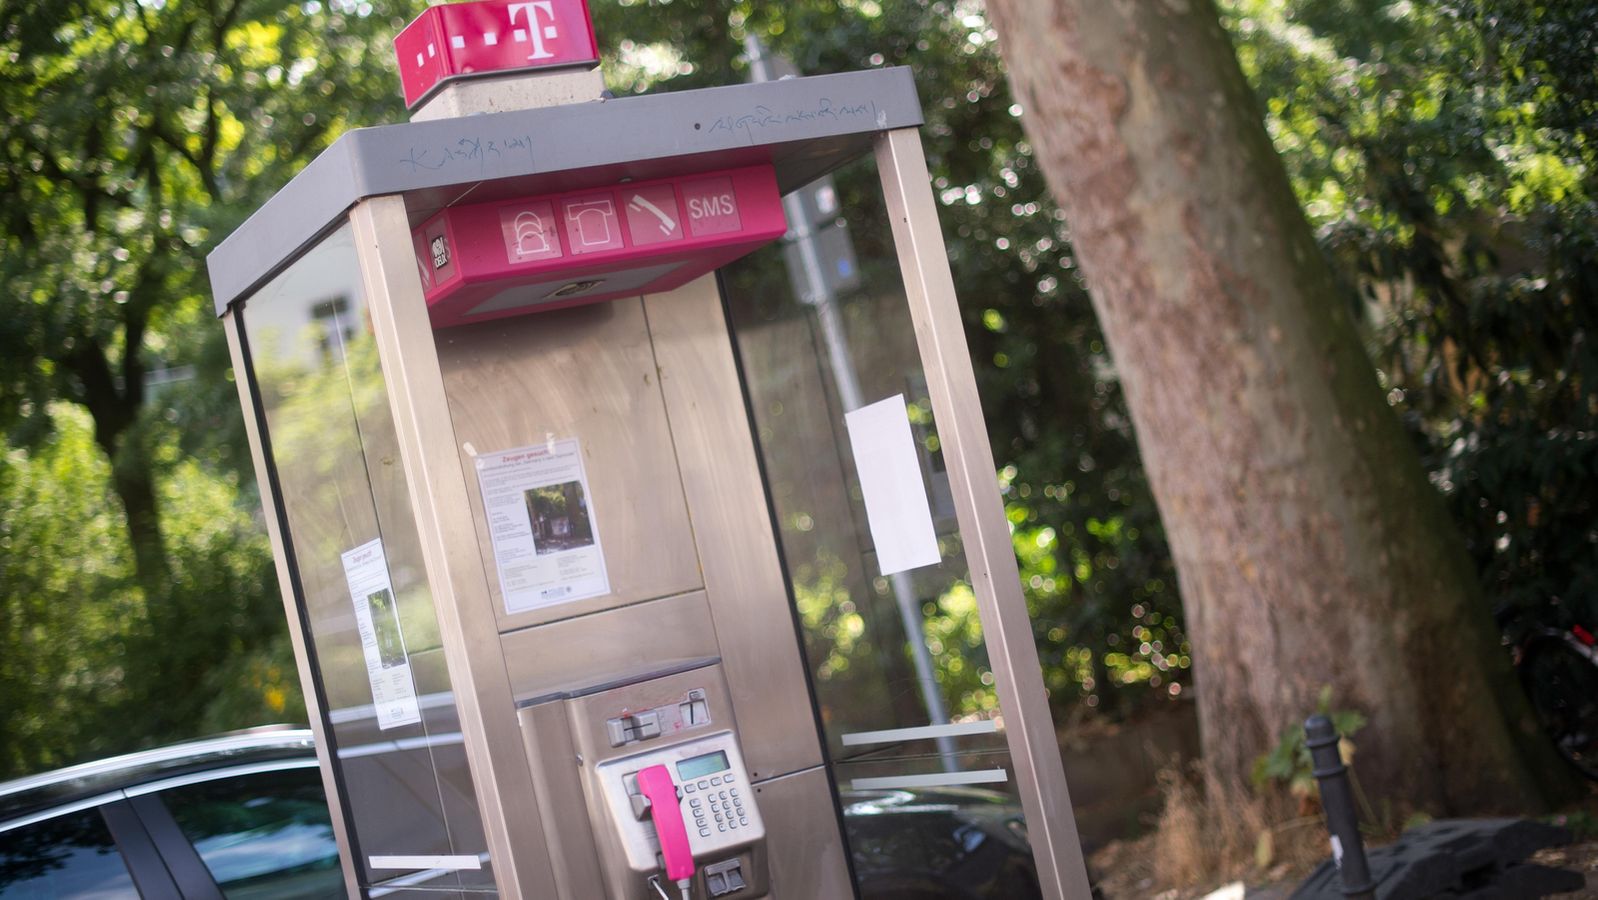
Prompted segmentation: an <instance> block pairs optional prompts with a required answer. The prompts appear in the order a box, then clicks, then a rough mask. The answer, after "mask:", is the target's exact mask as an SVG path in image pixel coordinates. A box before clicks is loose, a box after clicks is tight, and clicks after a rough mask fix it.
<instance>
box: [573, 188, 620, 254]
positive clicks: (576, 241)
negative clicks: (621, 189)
mask: <svg viewBox="0 0 1598 900" xmlns="http://www.w3.org/2000/svg"><path fill="white" fill-rule="evenodd" d="M561 210H562V217H563V219H564V223H565V228H566V241H567V243H568V244H570V245H571V250H572V252H573V253H593V252H595V251H598V250H616V249H619V248H620V247H621V246H622V243H621V227H620V223H619V222H618V221H617V218H616V204H615V201H614V200H612V199H611V196H610V195H609V194H600V195H598V196H589V197H577V198H574V199H571V200H567V201H566V202H565V203H563V204H562V205H561Z"/></svg>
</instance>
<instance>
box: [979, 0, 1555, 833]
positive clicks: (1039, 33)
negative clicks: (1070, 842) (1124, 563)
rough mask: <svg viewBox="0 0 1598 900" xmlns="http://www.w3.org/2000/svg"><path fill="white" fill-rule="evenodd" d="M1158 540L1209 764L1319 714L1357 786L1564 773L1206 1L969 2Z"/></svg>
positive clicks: (1482, 800) (1545, 781)
mask: <svg viewBox="0 0 1598 900" xmlns="http://www.w3.org/2000/svg"><path fill="white" fill-rule="evenodd" d="M989 10H990V14H991V16H992V18H993V21H994V24H995V25H996V27H997V29H998V32H999V36H1000V44H1001V47H1002V48H1003V50H1004V55H1005V59H1006V61H1007V63H1008V65H1009V71H1010V81H1011V84H1012V86H1013V88H1014V91H1015V94H1016V96H1017V98H1018V100H1019V101H1020V103H1021V104H1022V107H1023V109H1024V113H1023V119H1022V122H1023V125H1024V126H1025V127H1026V131H1027V134H1028V136H1029V138H1030V140H1031V141H1032V143H1033V145H1034V147H1035V154H1036V158H1037V160H1038V162H1039V163H1040V164H1041V166H1042V168H1043V171H1044V173H1045V175H1046V176H1047V178H1048V181H1049V184H1050V187H1051V189H1052V191H1053V193H1054V195H1055V196H1056V197H1057V198H1058V200H1059V202H1060V205H1061V206H1062V208H1063V209H1064V210H1065V213H1066V217H1067V221H1068V222H1069V224H1070V226H1071V229H1072V233H1071V242H1072V246H1073V248H1074V251H1075V253H1076V254H1077V256H1078V258H1079V260H1080V261H1081V266H1082V270H1083V273H1084V274H1085V276H1086V278H1087V282H1088V285H1089V287H1090V289H1091V294H1092V297H1093V302H1094V306H1095V309H1096V311H1097V313H1098V317H1099V321H1100V323H1101V325H1102V327H1103V329H1104V333H1105V335H1106V338H1107V339H1108V342H1109V346H1110V349H1111V351H1112V353H1113V354H1114V356H1115V360H1116V367H1117V370H1118V371H1119V373H1120V377H1121V379H1122V381H1123V383H1124V385H1125V388H1126V394H1127V400H1128V403H1129V405H1130V407H1131V411H1132V416H1133V420H1134V422H1135V424H1136V426H1137V432H1138V444H1139V447H1140V449H1141V452H1142V458H1143V463H1144V466H1145V467H1146V469H1147V471H1148V474H1149V478H1150V480H1151V482H1152V486H1153V489H1154V493H1155V498H1156V500H1157V502H1158V504H1159V508H1160V513H1161V516H1162V518H1163V520H1164V522H1165V528H1166V533H1167V535H1168V537H1169V539H1170V545H1171V552H1172V554H1173V555H1174V558H1175V562H1176V567H1177V571H1178V575H1179V581H1180V584H1181V588H1182V597H1183V602H1184V607H1185V609H1186V612H1187V627H1188V632H1189V634H1190V636H1191V639H1192V641H1193V646H1194V666H1195V680H1196V686H1197V688H1198V704H1199V712H1200V728H1201V734H1202V738H1203V749H1204V755H1205V759H1206V762H1207V764H1208V766H1209V767H1210V769H1211V771H1212V772H1213V773H1215V774H1217V775H1219V776H1221V777H1223V778H1228V779H1245V783H1246V778H1247V776H1248V773H1249V772H1250V770H1251V767H1252V765H1253V761H1254V760H1255V759H1256V758H1257V757H1258V756H1259V755H1260V754H1262V753H1264V752H1266V751H1267V750H1268V749H1269V748H1270V747H1271V746H1272V745H1273V744H1275V743H1276V741H1277V740H1279V738H1280V736H1281V734H1282V732H1283V730H1284V729H1287V728H1293V727H1298V726H1299V725H1300V724H1301V723H1302V722H1303V720H1304V718H1305V716H1306V715H1308V714H1310V713H1311V712H1313V711H1314V709H1315V705H1316V697H1317V695H1318V694H1319V692H1320V690H1321V688H1322V687H1323V686H1326V685H1330V686H1331V688H1332V691H1333V701H1332V704H1333V707H1334V708H1335V709H1357V710H1360V711H1362V712H1364V713H1365V714H1366V715H1367V716H1368V717H1369V725H1368V726H1367V727H1366V728H1365V730H1364V731H1363V732H1361V733H1360V735H1359V736H1358V738H1357V739H1356V743H1357V745H1358V747H1359V759H1358V762H1357V765H1358V774H1359V777H1360V780H1361V782H1362V784H1363V785H1364V787H1365V789H1366V791H1367V793H1369V794H1370V796H1371V798H1372V800H1373V801H1375V802H1378V803H1380V802H1381V801H1383V800H1386V801H1391V802H1392V803H1393V804H1394V805H1395V806H1396V807H1398V808H1403V807H1406V806H1408V807H1418V808H1424V809H1429V810H1432V811H1434V812H1441V813H1453V812H1463V811H1474V810H1498V809H1501V810H1525V809H1528V808H1536V807H1538V806H1540V805H1541V801H1542V800H1543V798H1544V797H1545V796H1546V793H1545V792H1547V791H1551V790H1554V789H1556V788H1557V787H1558V786H1559V785H1560V784H1564V783H1566V782H1564V781H1563V779H1564V778H1565V777H1566V776H1565V775H1564V774H1563V772H1562V770H1561V769H1560V767H1559V764H1558V763H1557V762H1555V761H1553V760H1554V757H1553V754H1552V751H1551V749H1550V748H1549V747H1548V746H1547V745H1546V742H1544V741H1542V740H1541V738H1540V737H1539V736H1538V735H1537V734H1536V732H1535V726H1534V725H1533V724H1532V722H1531V719H1530V717H1529V715H1528V713H1527V711H1526V704H1525V701H1524V698H1523V697H1521V696H1520V694H1519V692H1518V688H1517V686H1516V685H1515V684H1514V682H1513V680H1512V678H1511V674H1510V671H1509V667H1508V662H1507V659H1506V658H1505V654H1504V653H1503V651H1502V649H1501V648H1500V647H1499V646H1498V641H1497V639H1496V635H1495V634H1494V633H1493V630H1492V628H1491V624H1490V619H1489V616H1488V615H1487V612H1486V610H1485V608H1484V606H1483V603H1482V600H1481V595H1480V587H1479V585H1478V583H1477V580H1476V573H1475V572H1474V570H1473V568H1472V566H1471V564H1470V561H1469V559H1468V557H1467V556H1466V554H1465V552H1464V548H1463V544H1462V543H1461V541H1460V540H1459V538H1458V537H1457V535H1456V533H1455V530H1454V527H1453V524H1452V523H1451V522H1450V521H1449V520H1448V518H1447V516H1446V514H1445V513H1444V511H1443V506H1442V503H1441V500H1440V498H1439V497H1438V496H1437V495H1436V492H1435V491H1434V490H1433V488H1432V486H1431V485H1430V484H1429V483H1428V481H1427V478H1426V476H1425V473H1424V472H1423V470H1422V468H1421V465H1420V462H1419V458H1418V456H1417V455H1416V453H1415V451H1414V448H1413V447H1412V446H1411V445H1410V444H1409V442H1408V440H1407V438H1406V437H1405V435H1404V433H1403V432H1402V429H1401V427H1400V425H1399V423H1398V421H1397V419H1396V418H1395V417H1394V416H1393V414H1392V413H1391V411H1390V410H1389V409H1388V408H1387V405H1386V403H1385V401H1384V399H1383V397H1382V394H1381V392H1380V389H1379V386H1378V385H1377V382H1376V379H1375V377H1374V373H1373V370H1372V367H1371V365H1370V362H1369V361H1368V360H1367V359H1366V357H1365V355H1364V353H1363V350H1362V348H1361V345H1360V340H1359V337H1358V333H1357V331H1356V329H1355V325H1354V322H1353V320H1352V316H1351V315H1350V303H1349V301H1348V298H1346V297H1345V296H1344V295H1343V294H1341V293H1340V291H1339V289H1338V288H1337V286H1336V283H1335V282H1334V280H1333V277H1332V272H1331V270H1330V269H1329V267H1328V265H1327V263H1326V261H1325V260H1324V258H1323V257H1322V255H1321V253H1320V250H1319V248H1318V247H1317V246H1316V244H1315V242H1314V239H1313V236H1312V234H1311V232H1310V229H1309V226H1308V224H1307V223H1306V221H1305V219H1304V217H1303V214H1302V212H1301V211H1300V210H1299V207H1298V205H1297V202H1296V200H1295V197H1294V195H1293V191H1292V189H1291V186H1290V184H1289V182H1288V179H1287V174H1286V171H1285V169H1284V168H1283V166H1282V164H1281V162H1280V160H1279V159H1278V158H1277V156H1276V153H1275V151H1274V149H1273V147H1272V146H1271V143H1270V139H1269V138H1268V136H1267V135H1266V133H1265V129H1264V126H1263V123H1262V120H1261V116H1260V113H1259V111H1258V107H1257V105H1256V103H1255V100H1254V97H1253V95H1252V93H1251V92H1250V89H1249V86H1248V83H1247V82H1246V80H1245V79H1244V77H1243V74H1242V71H1241V70H1240V68H1239V66H1238V63H1237V58H1236V55H1235V53H1234V51H1233V49H1232V45H1231V42H1230V40H1229V38H1228V37H1227V35H1226V33H1225V31H1224V30H1223V29H1222V27H1221V25H1220V21H1219V18H1218V16H1217V13H1216V10H1215V8H1214V5H1213V3H1212V2H1211V0H1135V2H1132V0H1126V2H1122V0H990V2H989Z"/></svg>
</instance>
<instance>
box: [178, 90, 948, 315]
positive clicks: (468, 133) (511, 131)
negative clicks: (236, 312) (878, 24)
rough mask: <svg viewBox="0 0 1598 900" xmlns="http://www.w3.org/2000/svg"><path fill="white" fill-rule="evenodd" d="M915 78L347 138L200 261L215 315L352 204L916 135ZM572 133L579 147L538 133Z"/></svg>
mask: <svg viewBox="0 0 1598 900" xmlns="http://www.w3.org/2000/svg"><path fill="white" fill-rule="evenodd" d="M924 121H925V119H924V117H923V115H922V110H921V103H920V100H919V99H918V98H917V96H916V88H915V80H914V78H913V77H912V75H911V72H910V69H909V68H907V67H903V66H897V67H892V68H884V69H871V70H866V71H861V72H846V73H841V74H836V75H813V76H809V77H805V78H792V79H784V80H781V81H766V82H760V83H755V84H736V85H728V86H725V87H714V88H703V89H699V90H692V91H676V92H668V93H661V94H645V95H640V96H635V97H623V98H617V99H614V100H606V101H593V102H587V103H577V104H571V105H568V106H554V107H545V108H540V109H528V110H517V111H514V112H503V113H492V114H484V115H475V116H466V117H463V118H456V119H441V120H433V121H427V122H410V123H406V124H401V125H383V126H377V127H371V128H358V129H355V130H352V131H350V132H347V133H346V134H344V135H343V136H341V137H340V138H339V139H338V140H336V141H334V143H333V145H332V146H330V147H329V148H328V149H327V150H325V151H323V152H322V153H321V154H320V155H319V156H317V157H316V159H314V160H312V161H311V163H310V164H309V165H307V166H306V167H305V168H304V169H303V170H301V172H300V173H299V174H298V175H296V176H294V178H293V179H291V180H290V181H289V183H288V184H287V185H285V186H284V187H283V189H282V190H280V191H278V192H277V193H276V194H274V195H273V196H272V197H271V198H270V199H268V200H267V201H266V203H264V204H262V206H261V208H260V209H258V210H256V211H255V213H254V214H253V215H251V216H250V217H249V218H248V219H246V220H245V221H244V223H243V224H242V225H240V226H239V227H238V229H237V230H235V231H234V232H233V233H232V234H230V235H228V236H227V237H226V238H225V239H223V240H222V242H221V243H220V244H218V245H217V246H216V248H215V249H214V250H212V251H211V253H210V255H209V256H207V257H206V267H207V269H208V271H209V274H210V278H211V291H212V295H213V299H214V301H215V303H216V313H217V315H218V316H221V315H225V314H226V312H227V310H228V307H229V306H231V305H232V304H233V303H234V302H235V301H237V300H239V299H241V298H243V297H244V296H246V295H248V294H249V293H250V292H252V291H254V290H255V289H256V288H257V287H258V286H260V285H261V284H262V283H263V282H265V281H266V280H267V279H268V278H270V277H271V276H272V275H274V274H276V272H277V271H278V270H279V269H281V268H282V267H283V266H284V265H286V264H287V263H288V262H290V261H291V260H293V259H294V258H295V257H296V256H298V254H299V253H300V252H301V251H302V250H304V249H305V247H306V246H307V245H309V244H310V243H311V242H312V241H313V240H314V239H315V238H317V237H318V236H320V235H321V234H322V233H323V232H324V231H325V230H326V229H327V228H328V227H330V226H331V225H333V224H334V223H336V222H337V221H338V220H339V218H340V217H341V216H343V215H344V213H345V212H346V211H348V210H349V209H350V208H351V207H353V206H354V205H355V204H356V203H357V202H359V201H361V200H363V199H366V198H368V197H376V196H381V195H384V194H396V193H402V192H405V191H410V190H417V189H424V188H439V187H448V186H451V185H469V184H473V183H476V182H480V181H489V180H494V179H499V178H513V177H517V176H523V175H546V174H550V173H554V172H562V171H569V170H575V169H587V168H593V167H598V166H606V165H617V164H626V163H634V162H639V161H641V160H646V159H655V158H668V157H685V156H694V155H698V154H706V153H717V152H722V151H728V150H739V149H744V148H749V147H762V146H771V145H777V144H785V143H793V142H797V141H804V140H807V139H818V138H828V137H837V136H843V135H860V134H868V133H873V132H880V131H888V130H892V129H896V128H909V127H917V126H920V125H921V124H923V122H924ZM562 133H575V134H582V135H584V139H583V140H580V141H578V140H548V139H541V138H540V136H541V135H548V134H562Z"/></svg>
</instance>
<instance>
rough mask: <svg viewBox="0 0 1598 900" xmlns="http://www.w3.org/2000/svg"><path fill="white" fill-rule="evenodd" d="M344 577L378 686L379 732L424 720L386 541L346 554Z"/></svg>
mask: <svg viewBox="0 0 1598 900" xmlns="http://www.w3.org/2000/svg"><path fill="white" fill-rule="evenodd" d="M342 559H343V560H344V579H345V580H346V581H347V582H349V586H350V600H352V601H353V602H354V603H355V621H356V623H357V625H358V626H359V628H360V633H361V649H362V650H363V651H365V653H366V677H367V680H369V681H371V683H372V708H373V711H374V712H375V714H376V715H377V727H378V728H385V729H386V728H395V727H397V726H400V725H409V724H411V723H413V722H420V721H421V720H422V713H421V710H420V709H418V708H417V705H416V682H414V681H412V680H411V658H410V655H409V654H407V653H406V652H405V635H404V634H403V633H402V632H401V631H400V621H399V605H398V604H397V603H395V600H394V585H393V584H392V583H391V582H390V581H389V577H388V559H387V558H386V557H384V556H383V540H382V539H381V538H377V539H374V540H372V541H369V542H367V543H365V544H362V545H361V546H359V547H356V548H355V549H354V550H350V551H348V552H346V553H344V554H343V556H342Z"/></svg>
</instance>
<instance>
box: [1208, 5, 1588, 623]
mask: <svg viewBox="0 0 1598 900" xmlns="http://www.w3.org/2000/svg"><path fill="white" fill-rule="evenodd" d="M1226 8H1227V10H1228V12H1229V16H1230V24H1231V26H1232V28H1233V30H1234V32H1235V33H1236V34H1237V36H1238V39H1239V44H1240V47H1239V50H1240V56H1241V57H1242V60H1243V62H1244V65H1245V69H1246V70H1247V71H1248V72H1249V74H1250V77H1251V78H1252V79H1253V81H1254V83H1255V85H1256V87H1257V89H1258V91H1259V95H1260V98H1261V100H1262V101H1263V104H1264V106H1265V109H1266V111H1267V114H1268V115H1267V121H1268V124H1269V126H1270V129H1271V133H1272V135H1273V137H1274V138H1275V140H1276V145H1277V148H1278V150H1280V151H1281V153H1282V155H1283V158H1284V159H1285V160H1286V162H1287V164H1288V167H1289V170H1290V172H1291V173H1292V175H1293V178H1294V182H1295V185H1296V186H1297V188H1298V191H1299V196H1300V199H1301V200H1302V201H1303V203H1304V208H1305V210H1306V212H1307V213H1308V214H1309V216H1310V219H1311V222H1312V223H1313V224H1314V225H1316V227H1317V228H1318V229H1319V233H1320V238H1321V242H1322V245H1323V246H1324V247H1325V249H1326V251H1327V253H1328V255H1329V256H1330V257H1331V259H1332V260H1333V261H1334V263H1335V264H1336V265H1337V267H1338V269H1339V271H1340V273H1341V274H1342V275H1343V277H1344V278H1345V280H1346V282H1347V284H1348V285H1349V288H1350V298H1351V302H1354V303H1356V304H1357V306H1358V309H1359V311H1360V312H1361V314H1362V319H1363V321H1364V322H1365V326H1366V334H1367V338H1368V342H1369V347H1370V350H1371V354H1372V356H1373V358H1374V359H1375V361H1376V364H1377V368H1378V372H1379V375H1380V377H1381V378H1382V380H1383V383H1384V385H1385V386H1386V387H1387V388H1388V389H1389V393H1388V401H1389V403H1390V404H1391V405H1392V406H1393V408H1394V409H1395V411H1397V412H1398V413H1399V414H1400V415H1401V416H1402V417H1403V419H1404V421H1405V422H1406V423H1407V425H1408V426H1409V427H1410V429H1411V431H1412V433H1413V435H1414V438H1415V440H1416V443H1417V445H1418V446H1419V447H1420V449H1421V453H1422V455H1423V458H1424V460H1425V462H1426V464H1427V467H1428V468H1429V470H1430V471H1431V473H1432V480H1433V482H1434V483H1435V484H1436V485H1437V486H1438V488H1439V489H1440V490H1441V491H1442V492H1443V493H1444V494H1445V495H1446V496H1447V498H1448V500H1449V503H1450V505H1451V507H1452V509H1453V512H1454V515H1455V517H1456V519H1457V521H1458V522H1459V524H1460V525H1461V527H1462V530H1463V531H1464V534H1465V537H1466V540H1467V543H1468V545H1469V547H1470V550H1471V552H1472V554H1473V556H1474V557H1475V560H1476V562H1477V564H1478V566H1479V567H1480V568H1481V571H1482V573H1483V578H1484V581H1485V583H1486V585H1487V588H1488V592H1489V594H1490V595H1491V598H1492V600H1493V601H1494V603H1495V604H1496V603H1505V602H1509V603H1514V604H1517V605H1520V606H1522V607H1525V608H1531V609H1535V610H1537V611H1538V614H1539V615H1541V616H1545V617H1548V618H1552V619H1555V620H1568V619H1570V618H1575V619H1581V620H1585V621H1588V622H1591V621H1593V620H1594V617H1595V616H1598V552H1595V551H1598V479H1594V478H1593V477H1592V476H1593V473H1594V472H1595V471H1598V402H1595V401H1594V396H1598V391H1595V389H1594V385H1595V384H1598V381H1595V379H1598V349H1595V348H1594V346H1593V341H1592V337H1593V334H1594V326H1595V325H1598V303H1595V302H1594V297H1595V296H1598V293H1595V292H1598V230H1595V228H1598V226H1595V222H1598V217H1595V215H1594V214H1595V212H1598V207H1595V200H1598V197H1595V193H1594V188H1595V181H1594V163H1595V162H1598V155H1595V154H1598V143H1595V140H1594V139H1595V137H1598V134H1595V127H1598V126H1595V124H1594V123H1595V122H1598V118H1595V116H1594V112H1595V111H1598V74H1595V71H1598V70H1595V69H1594V67H1593V65H1592V57H1591V36H1592V34H1593V30H1594V27H1595V26H1598V11H1595V10H1594V8H1592V6H1591V5H1590V4H1571V3H1557V2H1556V3H1543V2H1529V3H1528V2H1522V0H1432V2H1389V0H1362V2H1360V3H1357V4H1354V5H1353V7H1352V8H1351V7H1350V5H1349V4H1347V3H1341V2H1331V0H1233V2H1229V3H1227V4H1226Z"/></svg>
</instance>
